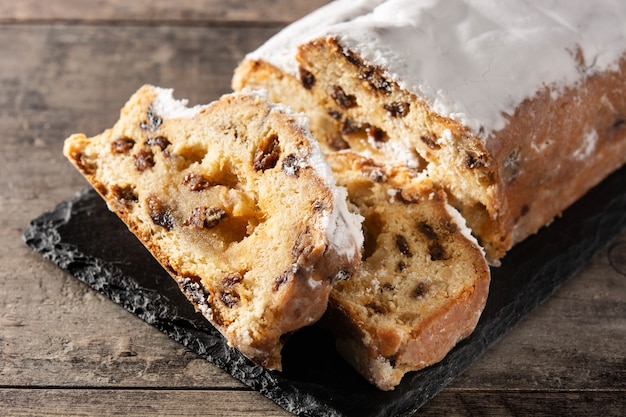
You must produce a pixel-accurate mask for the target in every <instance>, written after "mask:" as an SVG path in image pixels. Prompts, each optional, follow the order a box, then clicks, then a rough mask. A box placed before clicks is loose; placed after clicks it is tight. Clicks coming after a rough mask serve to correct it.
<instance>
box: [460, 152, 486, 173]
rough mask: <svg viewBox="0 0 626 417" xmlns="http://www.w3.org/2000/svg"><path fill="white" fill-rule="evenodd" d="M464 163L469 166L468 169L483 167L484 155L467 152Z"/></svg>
mask: <svg viewBox="0 0 626 417" xmlns="http://www.w3.org/2000/svg"><path fill="white" fill-rule="evenodd" d="M465 165H466V166H467V167H468V168H469V169H474V168H484V167H485V165H486V164H485V157H484V156H483V155H478V156H476V155H471V154H468V155H467V158H466V159H465Z"/></svg>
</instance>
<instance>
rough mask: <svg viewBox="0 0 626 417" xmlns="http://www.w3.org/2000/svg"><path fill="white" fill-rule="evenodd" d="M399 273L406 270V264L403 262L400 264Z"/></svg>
mask: <svg viewBox="0 0 626 417" xmlns="http://www.w3.org/2000/svg"><path fill="white" fill-rule="evenodd" d="M397 266H398V272H404V271H405V270H406V264H405V263H404V262H402V261H400V262H398V265H397Z"/></svg>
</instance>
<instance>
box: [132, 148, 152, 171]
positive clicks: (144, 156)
mask: <svg viewBox="0 0 626 417" xmlns="http://www.w3.org/2000/svg"><path fill="white" fill-rule="evenodd" d="M153 166H154V154H153V153H152V151H151V150H149V149H141V150H140V151H139V152H137V154H135V167H136V168H137V169H138V170H139V171H140V172H143V171H145V170H146V169H149V168H152V167H153Z"/></svg>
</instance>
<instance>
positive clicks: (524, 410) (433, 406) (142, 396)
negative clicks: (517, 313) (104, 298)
mask: <svg viewBox="0 0 626 417" xmlns="http://www.w3.org/2000/svg"><path fill="white" fill-rule="evenodd" d="M625 395H626V392H624V391H617V392H615V391H602V390H585V391H547V392H536V391H452V390H448V391H444V392H442V393H441V394H439V395H438V396H437V397H436V398H435V399H434V400H432V401H431V402H430V403H428V404H427V405H426V406H425V407H423V408H422V409H420V410H419V412H418V413H417V415H418V416H420V417H430V416H433V417H435V416H444V415H445V416H448V417H455V416H457V417H470V416H533V417H552V416H557V415H559V416H560V415H563V416H584V415H586V416H591V415H595V416H602V417H623V415H624V414H623V411H624V407H626V401H625V400H624V397H625ZM85 399H89V401H85ZM0 412H2V414H3V415H10V416H14V417H19V416H33V415H46V416H65V417H71V416H101V415H124V416H127V417H133V416H145V417H148V416H163V415H167V416H172V417H175V416H189V417H193V416H198V417H200V416H203V417H206V416H220V417H229V416H256V417H263V416H273V417H279V416H285V417H286V416H291V415H292V414H290V413H288V412H286V411H285V410H283V409H282V408H280V407H279V406H278V405H276V404H274V403H273V402H271V401H270V400H268V399H266V398H263V397H261V396H260V395H258V394H257V393H254V392H250V391H233V390H224V391H210V390H166V389H165V390H149V389H145V390H144V389H142V390H128V389H63V388H44V389H29V388H17V389H16V388H0Z"/></svg>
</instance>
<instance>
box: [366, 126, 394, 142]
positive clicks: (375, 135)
mask: <svg viewBox="0 0 626 417" xmlns="http://www.w3.org/2000/svg"><path fill="white" fill-rule="evenodd" d="M366 132H367V137H368V138H371V139H372V140H373V141H374V142H379V143H380V142H387V140H388V139H389V137H388V136H387V134H386V133H385V131H384V130H382V129H381V128H379V127H375V126H371V127H368V128H367V129H366Z"/></svg>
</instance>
